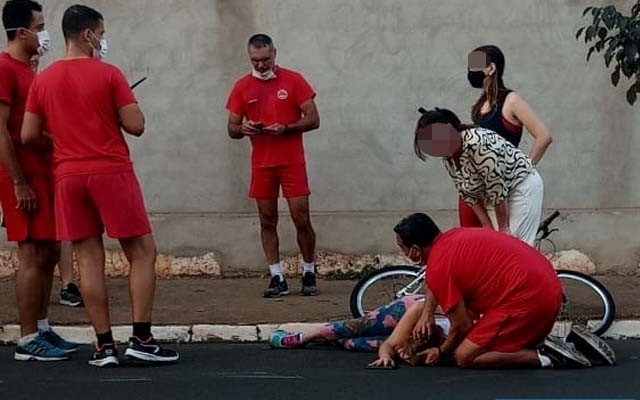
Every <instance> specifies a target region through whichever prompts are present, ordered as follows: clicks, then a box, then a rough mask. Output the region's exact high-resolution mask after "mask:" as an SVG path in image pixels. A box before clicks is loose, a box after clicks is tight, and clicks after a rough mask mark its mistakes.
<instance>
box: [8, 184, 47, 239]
mask: <svg viewBox="0 0 640 400" xmlns="http://www.w3.org/2000/svg"><path fill="white" fill-rule="evenodd" d="M27 183H28V184H29V186H30V187H31V190H33V192H34V193H35V195H36V207H37V208H36V211H35V212H34V213H31V214H27V213H25V212H24V211H22V210H18V209H17V208H16V205H17V204H18V201H17V200H16V195H15V190H14V185H13V181H12V180H11V179H10V178H9V177H7V176H2V177H0V204H2V215H3V218H4V223H5V225H6V227H7V240H9V241H10V242H22V241H25V240H56V220H55V209H54V203H53V178H52V177H50V176H31V177H28V178H27Z"/></svg>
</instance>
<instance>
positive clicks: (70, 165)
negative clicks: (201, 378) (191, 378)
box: [22, 5, 178, 367]
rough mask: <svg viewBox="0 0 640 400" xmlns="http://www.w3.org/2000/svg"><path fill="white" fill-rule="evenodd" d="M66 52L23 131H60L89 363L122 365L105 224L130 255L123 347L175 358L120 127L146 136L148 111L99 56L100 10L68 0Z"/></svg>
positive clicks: (42, 84)
mask: <svg viewBox="0 0 640 400" xmlns="http://www.w3.org/2000/svg"><path fill="white" fill-rule="evenodd" d="M62 30H63V33H64V37H65V41H66V45H67V53H66V57H65V58H63V59H61V60H59V61H57V62H55V63H54V64H52V65H51V66H49V68H47V69H46V70H45V71H44V72H43V73H42V74H40V75H39V76H38V77H37V78H36V79H35V80H34V81H33V84H32V85H31V89H30V92H29V98H28V100H27V109H26V114H25V119H24V125H23V127H22V140H23V141H24V142H33V141H38V140H41V138H42V135H43V133H42V132H43V126H44V125H46V128H47V130H48V131H49V132H50V133H51V136H52V138H53V159H54V175H55V179H56V182H55V200H56V204H55V206H56V217H57V218H56V232H57V236H58V239H59V240H64V241H71V242H72V243H73V251H74V253H75V255H76V257H77V259H78V263H79V266H80V276H81V279H82V287H83V293H82V294H83V297H84V301H85V305H86V308H87V313H88V314H89V317H90V319H91V323H92V325H93V328H94V329H95V331H96V336H97V339H98V340H97V346H96V349H95V351H94V353H93V356H92V358H91V360H90V361H89V363H90V364H91V365H95V366H99V367H103V366H107V365H117V364H118V358H117V352H116V348H115V345H114V340H113V335H112V333H111V323H110V321H109V303H108V297H107V290H106V285H105V277H104V262H105V260H104V245H103V241H102V233H103V230H105V229H106V231H107V234H108V235H109V236H110V237H112V238H115V239H118V240H119V241H120V245H121V246H122V250H123V251H124V253H125V255H126V257H127V260H128V261H129V263H130V264H131V272H130V274H129V285H130V293H131V304H132V308H133V310H132V311H133V312H132V314H133V336H132V337H131V339H130V340H129V346H128V347H127V350H126V352H125V355H126V356H127V357H130V358H135V359H139V360H144V361H150V362H167V361H176V360H177V359H178V354H177V353H176V352H174V351H171V350H167V349H162V348H160V347H159V346H158V345H157V344H156V342H155V340H154V338H153V336H152V334H151V311H152V306H153V297H154V291H155V278H156V277H155V258H156V247H155V243H154V240H153V236H152V235H151V227H150V225H149V220H148V218H147V213H146V210H145V206H144V201H143V198H142V192H141V190H140V185H139V184H138V180H137V178H136V175H135V173H134V171H133V165H132V163H131V159H130V156H129V149H128V147H127V143H126V141H125V139H124V135H123V134H122V131H121V130H124V131H125V132H127V133H129V134H131V135H133V136H140V135H142V133H143V132H144V117H143V115H142V112H141V111H140V108H139V107H138V104H137V102H136V99H135V97H134V96H133V93H132V91H131V89H130V88H129V85H128V83H127V81H126V79H125V78H124V76H123V75H122V73H121V72H120V70H119V69H118V68H116V67H115V66H113V65H110V64H107V63H104V62H102V61H100V58H101V57H102V56H104V54H105V51H106V47H107V45H106V41H105V39H104V34H105V29H104V23H103V18H102V15H101V14H100V13H99V12H97V11H96V10H93V9H91V8H89V7H85V6H81V5H75V6H71V7H69V8H68V9H67V10H66V11H65V13H64V16H63V19H62Z"/></svg>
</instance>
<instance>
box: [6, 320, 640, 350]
mask: <svg viewBox="0 0 640 400" xmlns="http://www.w3.org/2000/svg"><path fill="white" fill-rule="evenodd" d="M321 325H322V324H321V323H286V324H258V325H215V324H198V325H166V326H154V327H153V329H152V330H153V334H154V336H155V337H156V339H157V340H158V341H161V342H165V343H216V342H225V343H260V342H267V341H268V340H269V336H270V335H271V333H272V332H273V331H274V330H276V329H283V330H286V331H301V332H308V331H309V330H311V329H314V328H317V327H318V326H321ZM54 329H55V330H56V332H58V333H59V334H60V335H61V336H63V337H64V338H65V339H67V340H69V341H72V342H75V343H79V344H91V343H93V342H94V341H95V336H94V333H93V329H92V328H91V327H90V326H56V327H54ZM113 336H114V338H115V340H116V341H117V342H118V343H125V342H126V341H127V340H128V339H129V336H131V327H130V326H116V327H114V328H113ZM19 337H20V327H19V326H18V325H4V326H0V344H15V343H16V341H17V340H18V339H19ZM604 337H605V338H607V339H614V340H626V339H640V320H619V321H615V322H614V323H613V325H612V326H611V328H609V330H608V331H607V332H606V333H605V334H604Z"/></svg>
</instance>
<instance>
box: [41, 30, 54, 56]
mask: <svg viewBox="0 0 640 400" xmlns="http://www.w3.org/2000/svg"><path fill="white" fill-rule="evenodd" d="M38 43H39V44H40V47H38V55H39V56H41V57H42V56H43V55H45V54H46V53H47V52H48V51H49V50H51V37H50V36H49V32H47V31H40V32H38Z"/></svg>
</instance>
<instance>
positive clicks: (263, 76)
mask: <svg viewBox="0 0 640 400" xmlns="http://www.w3.org/2000/svg"><path fill="white" fill-rule="evenodd" d="M251 75H252V76H253V77H254V78H258V79H260V80H261V81H268V80H270V79H276V73H275V71H274V70H273V68H272V69H270V70H268V71H265V72H260V71H258V70H257V69H255V68H253V70H252V71H251Z"/></svg>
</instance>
